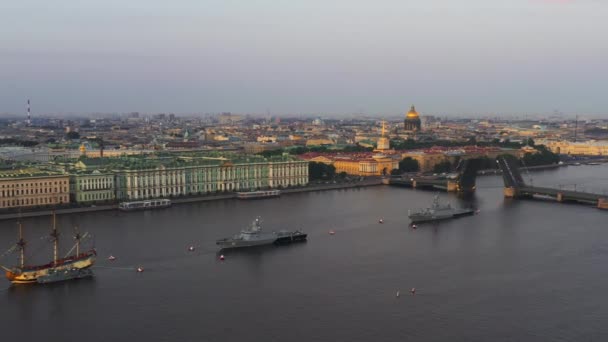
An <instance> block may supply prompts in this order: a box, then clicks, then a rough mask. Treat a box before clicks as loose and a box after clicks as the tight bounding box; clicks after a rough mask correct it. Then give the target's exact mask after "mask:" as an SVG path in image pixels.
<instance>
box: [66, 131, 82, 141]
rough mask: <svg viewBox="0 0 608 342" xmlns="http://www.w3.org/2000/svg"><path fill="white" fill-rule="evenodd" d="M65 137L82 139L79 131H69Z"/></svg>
mask: <svg viewBox="0 0 608 342" xmlns="http://www.w3.org/2000/svg"><path fill="white" fill-rule="evenodd" d="M65 137H66V138H68V139H70V140H74V139H80V134H79V133H78V132H74V131H71V132H68V133H67V134H66V135H65Z"/></svg>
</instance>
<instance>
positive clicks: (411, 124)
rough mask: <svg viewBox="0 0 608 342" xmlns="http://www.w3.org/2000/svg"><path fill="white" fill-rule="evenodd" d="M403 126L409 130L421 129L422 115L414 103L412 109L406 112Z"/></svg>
mask: <svg viewBox="0 0 608 342" xmlns="http://www.w3.org/2000/svg"><path fill="white" fill-rule="evenodd" d="M403 128H404V129H405V130H406V131H408V132H418V131H420V129H421V122H420V115H418V112H416V108H415V107H414V106H413V105H412V108H410V111H409V112H407V114H405V120H404V121H403Z"/></svg>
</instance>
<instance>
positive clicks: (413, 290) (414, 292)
mask: <svg viewBox="0 0 608 342" xmlns="http://www.w3.org/2000/svg"><path fill="white" fill-rule="evenodd" d="M410 293H411V294H412V296H413V295H415V294H416V288H415V287H412V289H411V290H410Z"/></svg>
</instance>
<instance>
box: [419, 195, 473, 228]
mask: <svg viewBox="0 0 608 342" xmlns="http://www.w3.org/2000/svg"><path fill="white" fill-rule="evenodd" d="M474 213H475V211H473V209H458V208H452V206H451V205H450V204H449V203H446V204H441V203H439V196H435V198H433V204H432V205H431V207H430V208H426V209H417V210H414V211H411V210H410V211H409V213H408V217H409V218H410V220H412V223H419V222H429V221H439V220H447V219H451V218H458V217H462V216H468V215H473V214H474Z"/></svg>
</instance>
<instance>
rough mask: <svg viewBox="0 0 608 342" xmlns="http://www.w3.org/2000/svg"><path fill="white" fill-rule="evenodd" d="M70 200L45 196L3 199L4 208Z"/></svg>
mask: <svg viewBox="0 0 608 342" xmlns="http://www.w3.org/2000/svg"><path fill="white" fill-rule="evenodd" d="M67 201H68V199H67V197H66V196H64V197H61V198H57V197H43V198H37V197H36V198H22V199H13V200H3V201H1V202H0V203H2V208H7V207H15V206H28V205H45V204H57V203H59V204H61V203H66V202H67Z"/></svg>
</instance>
